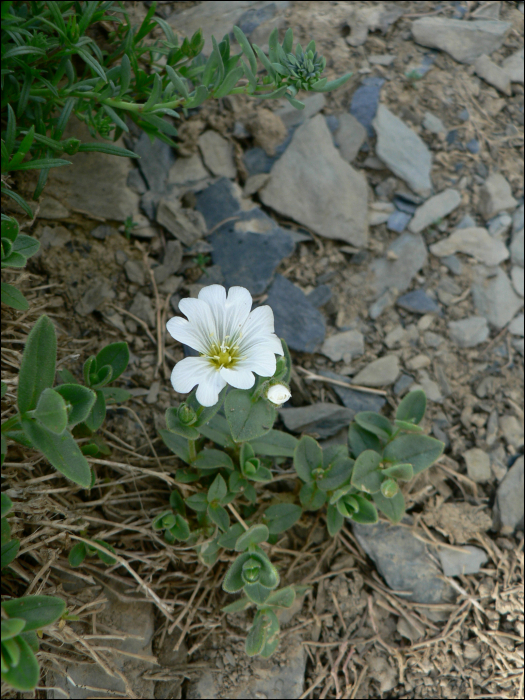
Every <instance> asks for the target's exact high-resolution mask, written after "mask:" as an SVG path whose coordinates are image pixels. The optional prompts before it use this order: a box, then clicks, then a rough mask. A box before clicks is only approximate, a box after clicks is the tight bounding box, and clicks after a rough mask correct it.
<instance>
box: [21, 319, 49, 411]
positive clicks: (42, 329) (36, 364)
mask: <svg viewBox="0 0 525 700" xmlns="http://www.w3.org/2000/svg"><path fill="white" fill-rule="evenodd" d="M56 357H57V340H56V334H55V328H54V326H53V324H52V322H51V321H50V319H49V318H48V317H47V316H41V317H40V318H39V319H38V321H37V322H36V323H35V325H34V326H33V328H32V329H31V331H30V333H29V335H28V336H27V341H26V344H25V348H24V354H23V356H22V362H21V364H20V373H19V377H18V410H19V411H20V413H25V412H26V411H30V410H32V409H33V408H36V404H37V401H38V397H39V396H40V394H41V393H42V392H43V391H44V389H47V388H50V387H52V386H53V382H54V380H55V367H56Z"/></svg>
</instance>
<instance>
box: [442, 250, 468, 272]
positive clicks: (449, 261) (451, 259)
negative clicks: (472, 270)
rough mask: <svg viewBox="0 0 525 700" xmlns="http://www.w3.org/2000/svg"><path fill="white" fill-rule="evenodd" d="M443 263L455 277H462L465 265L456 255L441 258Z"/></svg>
mask: <svg viewBox="0 0 525 700" xmlns="http://www.w3.org/2000/svg"><path fill="white" fill-rule="evenodd" d="M441 262H442V263H443V265H445V267H448V269H449V270H450V272H452V274H453V275H461V273H462V272H463V264H462V262H461V260H460V259H459V258H458V257H457V256H456V255H445V257H443V258H441Z"/></svg>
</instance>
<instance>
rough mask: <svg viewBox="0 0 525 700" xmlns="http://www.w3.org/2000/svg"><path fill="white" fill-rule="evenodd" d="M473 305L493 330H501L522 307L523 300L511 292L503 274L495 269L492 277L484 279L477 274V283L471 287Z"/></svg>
mask: <svg viewBox="0 0 525 700" xmlns="http://www.w3.org/2000/svg"><path fill="white" fill-rule="evenodd" d="M472 296H473V298H474V305H475V307H476V310H477V311H478V313H479V314H481V315H482V316H484V317H485V318H486V319H487V321H488V322H489V324H490V325H491V326H493V327H494V328H498V329H500V328H503V327H504V326H506V325H507V323H509V321H511V320H512V319H513V318H514V316H515V315H516V312H517V311H519V310H520V308H521V307H522V305H523V299H520V297H519V296H518V295H517V294H516V292H515V291H514V290H513V288H512V285H511V282H510V280H509V278H508V277H507V275H506V274H505V272H504V271H503V270H502V269H501V268H498V269H497V273H496V275H495V276H494V277H485V276H484V275H483V274H480V271H479V270H478V272H477V281H476V283H475V284H474V285H473V286H472Z"/></svg>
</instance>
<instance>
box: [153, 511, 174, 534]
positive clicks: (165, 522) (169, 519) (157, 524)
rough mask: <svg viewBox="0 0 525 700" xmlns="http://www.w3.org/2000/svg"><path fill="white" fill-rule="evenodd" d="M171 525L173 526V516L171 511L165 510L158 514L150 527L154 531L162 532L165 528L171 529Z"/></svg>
mask: <svg viewBox="0 0 525 700" xmlns="http://www.w3.org/2000/svg"><path fill="white" fill-rule="evenodd" d="M173 525H175V515H174V514H173V513H172V512H171V510H165V511H164V512H163V513H160V515H157V517H156V518H155V519H154V520H153V522H152V523H151V527H152V528H153V529H154V530H164V529H165V528H170V527H173Z"/></svg>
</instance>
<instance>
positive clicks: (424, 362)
mask: <svg viewBox="0 0 525 700" xmlns="http://www.w3.org/2000/svg"><path fill="white" fill-rule="evenodd" d="M431 364H432V363H431V360H430V357H429V356H428V355H416V356H415V357H412V358H411V359H410V360H408V361H407V363H406V366H407V369H409V370H411V371H414V370H416V369H423V368H424V367H429V366H430V365H431Z"/></svg>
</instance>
